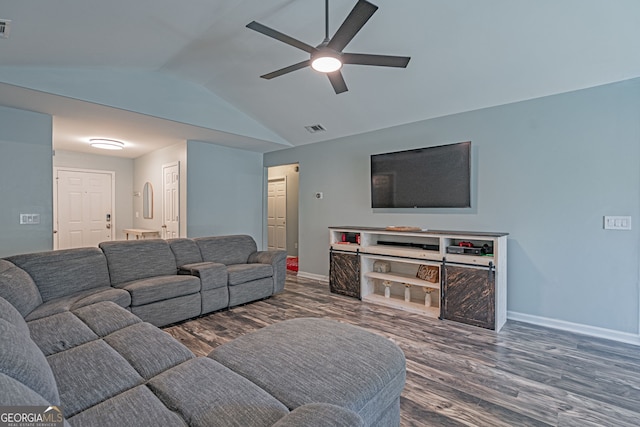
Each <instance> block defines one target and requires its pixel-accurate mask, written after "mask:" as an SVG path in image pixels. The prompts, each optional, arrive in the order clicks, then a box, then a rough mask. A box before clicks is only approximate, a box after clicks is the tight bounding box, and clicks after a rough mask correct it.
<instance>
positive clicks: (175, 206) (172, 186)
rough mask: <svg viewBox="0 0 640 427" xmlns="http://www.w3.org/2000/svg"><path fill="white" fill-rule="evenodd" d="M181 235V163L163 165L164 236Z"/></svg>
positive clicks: (165, 237)
mask: <svg viewBox="0 0 640 427" xmlns="http://www.w3.org/2000/svg"><path fill="white" fill-rule="evenodd" d="M179 236H180V163H179V162H176V163H171V164H168V165H163V166H162V238H163V239H173V238H176V237H179Z"/></svg>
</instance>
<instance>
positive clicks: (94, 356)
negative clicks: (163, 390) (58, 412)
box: [47, 340, 144, 418]
mask: <svg viewBox="0 0 640 427" xmlns="http://www.w3.org/2000/svg"><path fill="white" fill-rule="evenodd" d="M47 360H48V361H49V365H50V366H51V370H52V371H53V375H54V376H55V378H56V382H57V384H58V390H59V392H60V402H61V404H62V408H63V410H64V416H65V417H67V418H68V417H71V416H73V415H75V414H77V413H78V412H80V411H82V410H85V409H87V408H89V407H91V406H93V405H95V404H97V403H100V402H102V401H103V400H106V399H108V398H110V397H113V396H115V395H116V394H118V393H122V392H123V391H125V390H127V389H130V388H132V387H135V386H137V385H139V384H141V383H142V382H143V381H144V380H143V379H142V377H140V375H138V373H137V372H136V371H135V369H133V367H131V365H130V364H129V363H128V362H127V361H126V360H125V359H124V358H123V357H122V356H120V355H119V354H118V353H117V352H116V351H115V350H114V349H112V348H111V347H110V346H109V345H108V344H107V343H105V342H104V341H103V340H96V341H92V342H90V343H87V344H83V345H81V346H78V347H74V348H72V349H70V350H67V351H63V352H60V353H56V354H54V355H52V356H49V357H48V358H47Z"/></svg>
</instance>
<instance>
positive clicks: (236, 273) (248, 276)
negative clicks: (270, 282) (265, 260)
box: [227, 264, 273, 291]
mask: <svg viewBox="0 0 640 427" xmlns="http://www.w3.org/2000/svg"><path fill="white" fill-rule="evenodd" d="M227 273H228V275H229V286H235V285H239V284H241V283H247V282H251V281H252V280H258V279H264V278H265V277H271V276H273V267H272V266H271V265H269V264H233V265H228V266H227ZM270 291H271V290H270Z"/></svg>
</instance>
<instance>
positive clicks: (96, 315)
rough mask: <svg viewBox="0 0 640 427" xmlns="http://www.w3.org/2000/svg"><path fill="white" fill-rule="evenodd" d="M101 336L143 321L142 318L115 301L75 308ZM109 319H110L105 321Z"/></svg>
mask: <svg viewBox="0 0 640 427" xmlns="http://www.w3.org/2000/svg"><path fill="white" fill-rule="evenodd" d="M73 314H75V315H76V316H78V318H79V319H81V320H82V321H83V322H84V323H85V324H86V325H87V326H88V327H89V328H91V330H92V331H93V332H94V333H95V334H97V335H98V336H99V337H104V336H107V335H109V334H110V333H113V332H115V331H117V330H119V329H122V328H126V327H127V326H131V325H135V324H136V323H140V322H142V320H140V318H139V317H138V316H136V315H134V314H132V313H131V312H130V311H128V310H125V309H124V308H122V307H120V306H119V305H117V304H114V303H113V302H109V301H105V302H99V303H97V304H92V305H89V306H86V307H82V308H78V309H76V310H73ZM105 319H109V321H105Z"/></svg>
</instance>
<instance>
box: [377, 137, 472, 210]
mask: <svg viewBox="0 0 640 427" xmlns="http://www.w3.org/2000/svg"><path fill="white" fill-rule="evenodd" d="M371 207H372V208H468V207H471V142H470V141H468V142H459V143H457V144H448V145H439V146H435V147H426V148H418V149H415V150H406V151H397V152H394V153H384V154H373V155H371Z"/></svg>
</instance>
